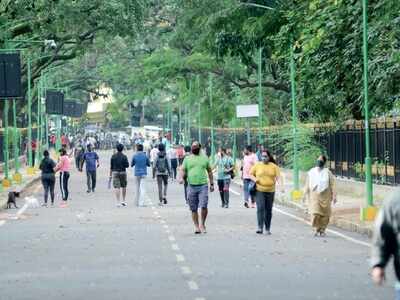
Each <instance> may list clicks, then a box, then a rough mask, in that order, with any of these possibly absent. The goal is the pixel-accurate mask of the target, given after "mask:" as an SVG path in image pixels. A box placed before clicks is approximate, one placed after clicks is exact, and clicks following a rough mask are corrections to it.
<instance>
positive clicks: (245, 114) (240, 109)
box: [236, 104, 259, 118]
mask: <svg viewBox="0 0 400 300" xmlns="http://www.w3.org/2000/svg"><path fill="white" fill-rule="evenodd" d="M258 115H259V113H258V105H257V104H250V105H236V117H237V118H251V117H258Z"/></svg>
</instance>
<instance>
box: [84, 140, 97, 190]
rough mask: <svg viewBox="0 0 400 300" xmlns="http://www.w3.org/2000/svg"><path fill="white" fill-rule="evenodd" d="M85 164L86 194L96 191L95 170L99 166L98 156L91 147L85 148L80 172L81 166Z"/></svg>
mask: <svg viewBox="0 0 400 300" xmlns="http://www.w3.org/2000/svg"><path fill="white" fill-rule="evenodd" d="M85 163H86V184H87V191H86V192H87V193H90V192H93V193H94V191H95V189H96V177H97V176H96V175H97V174H96V173H97V168H98V167H99V166H100V163H99V156H98V155H97V153H96V152H94V151H93V149H92V145H90V144H89V145H88V146H87V152H85V153H84V154H83V155H82V160H81V166H80V169H79V170H80V171H81V172H82V169H83V165H84V164H85Z"/></svg>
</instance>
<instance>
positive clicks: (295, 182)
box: [290, 46, 300, 198]
mask: <svg viewBox="0 0 400 300" xmlns="http://www.w3.org/2000/svg"><path fill="white" fill-rule="evenodd" d="M295 68H296V66H295V61H294V49H293V46H292V47H290V83H291V94H292V129H293V185H294V191H293V193H296V191H298V190H299V188H300V183H299V166H298V155H297V151H298V146H297V105H296V81H295V74H296V69H295ZM293 195H294V194H293ZM294 196H295V195H294ZM293 198H296V197H293Z"/></svg>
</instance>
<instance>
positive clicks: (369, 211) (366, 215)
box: [361, 0, 377, 220]
mask: <svg viewBox="0 0 400 300" xmlns="http://www.w3.org/2000/svg"><path fill="white" fill-rule="evenodd" d="M362 4H363V72H364V76H363V77H364V114H365V185H366V195H367V197H366V198H367V203H366V204H367V207H366V208H365V209H363V210H362V214H361V218H362V219H363V220H371V219H374V218H375V215H376V212H377V210H376V208H375V207H374V200H373V185H372V158H371V141H370V112H369V99H368V96H369V95H368V0H363V2H362Z"/></svg>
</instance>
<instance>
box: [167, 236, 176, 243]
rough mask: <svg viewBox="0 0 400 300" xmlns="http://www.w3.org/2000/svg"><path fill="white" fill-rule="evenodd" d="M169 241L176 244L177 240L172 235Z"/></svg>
mask: <svg viewBox="0 0 400 300" xmlns="http://www.w3.org/2000/svg"><path fill="white" fill-rule="evenodd" d="M168 239H169V240H170V241H171V242H175V241H176V240H175V237H174V236H173V235H170V236H169V237H168Z"/></svg>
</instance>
